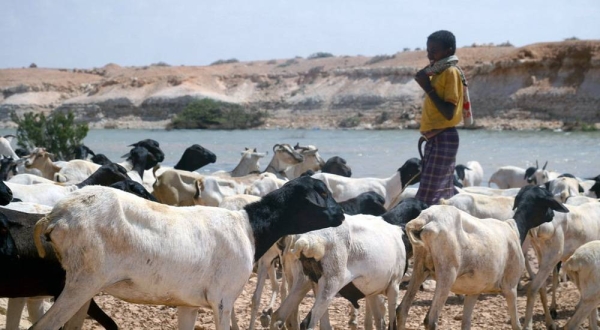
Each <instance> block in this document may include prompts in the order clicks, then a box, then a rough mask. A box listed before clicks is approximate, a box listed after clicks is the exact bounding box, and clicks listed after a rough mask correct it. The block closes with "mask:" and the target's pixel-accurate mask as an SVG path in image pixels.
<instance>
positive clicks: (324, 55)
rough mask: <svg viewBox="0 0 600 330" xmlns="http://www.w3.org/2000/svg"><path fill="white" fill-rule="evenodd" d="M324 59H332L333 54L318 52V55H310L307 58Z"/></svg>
mask: <svg viewBox="0 0 600 330" xmlns="http://www.w3.org/2000/svg"><path fill="white" fill-rule="evenodd" d="M325 57H333V54H331V53H325V52H318V53H314V54H310V55H309V56H308V57H307V58H308V59H309V60H313V59H315V58H325Z"/></svg>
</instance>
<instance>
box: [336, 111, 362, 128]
mask: <svg viewBox="0 0 600 330" xmlns="http://www.w3.org/2000/svg"><path fill="white" fill-rule="evenodd" d="M360 117H362V116H361V115H360V114H358V115H355V116H352V117H348V118H344V119H342V120H340V122H339V123H338V127H340V128H352V127H356V126H358V125H359V124H360Z"/></svg>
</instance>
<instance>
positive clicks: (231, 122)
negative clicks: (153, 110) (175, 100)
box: [167, 99, 267, 129]
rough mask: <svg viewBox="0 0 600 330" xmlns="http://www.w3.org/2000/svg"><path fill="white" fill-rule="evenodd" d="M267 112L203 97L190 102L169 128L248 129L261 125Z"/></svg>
mask: <svg viewBox="0 0 600 330" xmlns="http://www.w3.org/2000/svg"><path fill="white" fill-rule="evenodd" d="M266 117H267V113H266V112H262V111H257V110H246V109H244V107H242V106H241V105H239V104H235V103H227V102H220V101H215V100H211V99H202V100H199V101H194V102H192V103H190V104H188V106H187V107H185V109H183V111H182V112H181V113H179V114H178V115H177V116H175V117H174V118H173V119H172V120H171V123H170V124H169V125H168V127H167V128H168V129H196V128H200V129H248V128H253V127H257V126H260V125H262V124H263V123H264V119H265V118H266Z"/></svg>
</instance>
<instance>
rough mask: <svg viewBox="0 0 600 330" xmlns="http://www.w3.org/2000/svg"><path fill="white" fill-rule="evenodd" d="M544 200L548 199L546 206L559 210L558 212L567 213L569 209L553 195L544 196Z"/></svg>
mask: <svg viewBox="0 0 600 330" xmlns="http://www.w3.org/2000/svg"><path fill="white" fill-rule="evenodd" d="M546 201H548V207H550V208H551V209H553V210H554V211H556V212H560V213H569V209H568V208H566V207H565V206H564V205H563V204H562V203H560V202H558V201H557V200H556V199H554V198H553V197H548V198H546Z"/></svg>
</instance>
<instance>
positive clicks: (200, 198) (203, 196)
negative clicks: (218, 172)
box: [194, 176, 245, 206]
mask: <svg viewBox="0 0 600 330" xmlns="http://www.w3.org/2000/svg"><path fill="white" fill-rule="evenodd" d="M195 184H196V193H195V195H194V204H195V205H204V206H219V203H221V201H223V197H225V196H233V195H239V194H243V193H244V190H245V187H244V186H240V185H238V184H237V183H236V182H235V181H232V180H226V179H222V178H217V177H212V176H205V177H203V178H200V179H196V181H195Z"/></svg>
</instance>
